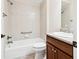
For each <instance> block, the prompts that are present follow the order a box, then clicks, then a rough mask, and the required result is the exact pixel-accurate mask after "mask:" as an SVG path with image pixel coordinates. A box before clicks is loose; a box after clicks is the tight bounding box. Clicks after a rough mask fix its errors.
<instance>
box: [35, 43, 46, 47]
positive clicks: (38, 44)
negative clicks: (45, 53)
mask: <svg viewBox="0 0 79 59" xmlns="http://www.w3.org/2000/svg"><path fill="white" fill-rule="evenodd" d="M34 47H35V48H43V47H46V44H45V43H44V42H39V43H36V44H34Z"/></svg>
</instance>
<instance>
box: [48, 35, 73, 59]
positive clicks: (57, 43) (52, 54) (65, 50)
mask: <svg viewBox="0 0 79 59" xmlns="http://www.w3.org/2000/svg"><path fill="white" fill-rule="evenodd" d="M46 45H47V59H73V45H71V44H68V43H66V42H63V41H61V40H59V39H57V38H55V37H51V36H49V35H47V42H46Z"/></svg>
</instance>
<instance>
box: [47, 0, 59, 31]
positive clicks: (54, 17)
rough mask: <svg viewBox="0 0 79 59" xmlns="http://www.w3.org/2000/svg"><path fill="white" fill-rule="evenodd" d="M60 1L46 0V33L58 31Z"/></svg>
mask: <svg viewBox="0 0 79 59" xmlns="http://www.w3.org/2000/svg"><path fill="white" fill-rule="evenodd" d="M60 28H61V0H47V32H55V31H60Z"/></svg>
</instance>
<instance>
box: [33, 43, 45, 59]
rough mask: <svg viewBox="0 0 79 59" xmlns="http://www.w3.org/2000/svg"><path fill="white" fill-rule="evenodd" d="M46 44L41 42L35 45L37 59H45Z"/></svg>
mask: <svg viewBox="0 0 79 59" xmlns="http://www.w3.org/2000/svg"><path fill="white" fill-rule="evenodd" d="M45 49H46V44H45V42H39V43H36V44H34V50H35V59H44V55H45Z"/></svg>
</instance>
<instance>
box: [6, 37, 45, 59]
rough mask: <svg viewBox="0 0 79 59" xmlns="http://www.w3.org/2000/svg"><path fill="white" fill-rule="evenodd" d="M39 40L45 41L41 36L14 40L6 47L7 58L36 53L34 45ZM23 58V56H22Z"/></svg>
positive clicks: (11, 58)
mask: <svg viewBox="0 0 79 59" xmlns="http://www.w3.org/2000/svg"><path fill="white" fill-rule="evenodd" d="M37 42H44V40H43V39H41V38H35V39H26V40H20V41H13V44H11V45H10V47H8V45H7V46H6V48H5V59H17V58H18V57H22V56H27V55H29V54H32V53H34V50H33V45H34V44H35V43H37ZM22 59H23V58H22Z"/></svg>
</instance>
